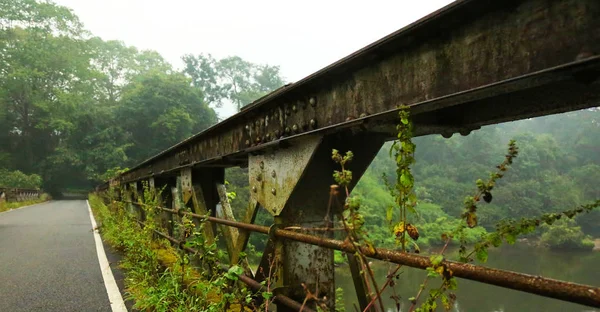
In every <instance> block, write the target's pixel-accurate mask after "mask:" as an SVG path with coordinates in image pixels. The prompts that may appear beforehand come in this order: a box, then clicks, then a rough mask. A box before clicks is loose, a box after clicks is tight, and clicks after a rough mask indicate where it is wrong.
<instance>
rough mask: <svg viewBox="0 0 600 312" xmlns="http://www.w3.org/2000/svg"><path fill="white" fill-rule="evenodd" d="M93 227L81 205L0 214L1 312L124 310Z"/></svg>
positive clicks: (67, 203) (57, 204)
mask: <svg viewBox="0 0 600 312" xmlns="http://www.w3.org/2000/svg"><path fill="white" fill-rule="evenodd" d="M92 228H93V227H92V221H91V219H90V212H89V208H88V204H87V202H86V201H85V200H71V201H52V202H47V203H42V204H38V205H33V206H30V207H25V208H21V209H17V210H13V211H9V212H5V213H0V311H6V312H15V311H126V310H125V309H124V308H122V306H121V305H122V299H121V296H120V293H118V289H116V292H117V294H115V293H114V291H115V290H114V287H112V286H110V284H111V283H110V278H107V275H110V276H109V277H112V274H111V273H108V272H110V271H111V270H110V268H109V267H108V265H109V264H108V262H107V261H106V256H105V255H104V251H103V249H102V248H97V239H96V237H95V236H97V234H96V233H94V231H92ZM100 244H101V243H100ZM100 246H101V245H100ZM102 257H104V261H102V260H101V258H102ZM99 259H100V260H99ZM99 261H100V262H99ZM103 262H104V263H103ZM102 266H104V267H105V268H106V269H101V267H102ZM107 271H108V272H107ZM107 279H108V282H107ZM112 283H113V284H114V279H113V280H112ZM107 289H108V290H107ZM111 291H112V293H111ZM109 296H110V297H111V299H113V300H109ZM115 298H116V299H115ZM117 299H120V300H121V302H119V301H118V300H117ZM111 301H112V304H111Z"/></svg>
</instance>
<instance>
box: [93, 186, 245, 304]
mask: <svg viewBox="0 0 600 312" xmlns="http://www.w3.org/2000/svg"><path fill="white" fill-rule="evenodd" d="M89 201H90V206H91V207H92V211H93V212H94V215H95V216H96V218H97V220H98V222H99V226H98V227H99V230H100V233H101V234H102V238H103V239H104V240H105V241H106V242H108V243H109V244H110V245H111V246H113V247H114V248H115V249H117V250H119V251H121V252H123V254H124V258H123V260H122V262H121V263H120V267H121V268H122V269H124V271H125V287H126V294H125V298H126V299H128V300H132V301H133V302H134V309H137V310H143V311H215V312H216V311H244V310H248V309H247V308H242V306H241V305H240V304H239V303H238V302H237V301H240V300H243V301H249V300H248V298H250V297H249V295H245V296H246V298H240V296H239V294H241V292H240V290H239V289H238V290H234V289H233V286H234V284H235V283H236V281H237V276H239V274H241V273H242V272H241V271H240V272H235V273H232V272H231V270H230V272H225V273H223V274H219V275H217V276H213V277H210V278H206V276H205V274H201V273H200V272H198V271H197V270H195V269H194V267H193V266H192V265H191V264H190V258H189V257H188V256H187V255H186V254H184V253H182V252H181V251H180V250H177V249H175V248H173V247H172V246H171V245H170V244H169V242H168V241H166V240H162V239H156V238H155V237H154V233H153V230H154V229H158V230H161V229H159V228H157V223H156V222H154V221H153V218H154V217H155V216H154V213H153V211H152V210H151V209H148V210H146V211H145V212H146V218H147V219H146V221H145V223H146V226H145V227H142V226H140V225H139V224H138V223H137V222H136V220H135V219H134V217H133V216H132V215H131V214H130V213H129V212H127V209H126V207H124V205H123V204H122V203H118V202H112V203H110V204H109V205H106V204H105V203H104V201H103V200H102V198H101V197H99V196H97V195H90V196H89ZM162 231H163V232H166V231H165V230H162ZM236 274H237V275H236ZM236 286H237V285H236ZM237 288H240V287H237ZM234 293H237V294H236V295H238V296H233V294H234ZM248 294H249V293H248Z"/></svg>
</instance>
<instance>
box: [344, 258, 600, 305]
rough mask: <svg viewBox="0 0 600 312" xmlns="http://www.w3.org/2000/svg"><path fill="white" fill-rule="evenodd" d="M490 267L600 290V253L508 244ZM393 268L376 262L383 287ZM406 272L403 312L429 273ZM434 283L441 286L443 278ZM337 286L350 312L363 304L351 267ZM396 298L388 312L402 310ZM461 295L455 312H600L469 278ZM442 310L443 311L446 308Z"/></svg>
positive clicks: (461, 283) (401, 288)
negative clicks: (597, 287)
mask: <svg viewBox="0 0 600 312" xmlns="http://www.w3.org/2000/svg"><path fill="white" fill-rule="evenodd" d="M485 265H486V266H489V267H494V268H498V269H505V270H511V271H517V272H522V273H528V274H533V275H541V276H544V277H549V278H554V279H560V280H566V281H571V282H576V283H582V284H587V285H592V286H600V252H564V251H563V252H558V251H551V250H545V249H536V248H530V247H523V246H508V247H503V248H501V249H496V250H490V252H489V259H488V262H487V263H486V264H485ZM390 266H391V265H390V264H387V263H382V262H375V263H373V269H374V271H375V274H376V276H377V280H378V283H379V284H380V286H381V285H383V283H384V281H385V276H386V275H387V272H388V269H389V268H390ZM393 267H395V265H393ZM401 272H402V273H401V274H400V278H399V279H398V280H397V285H396V287H395V290H396V294H397V295H399V296H400V297H401V298H402V299H401V310H400V311H408V308H409V306H410V304H409V302H408V300H407V299H408V298H410V297H414V296H415V295H416V294H417V292H418V288H419V285H420V284H421V283H422V282H423V280H424V278H425V275H426V274H425V272H424V271H422V270H417V269H412V268H403V269H401ZM430 284H433V286H436V285H437V286H439V279H437V280H436V281H435V282H434V283H430ZM336 285H337V287H342V288H343V290H344V303H345V308H346V311H348V312H351V311H355V308H354V305H356V306H358V304H357V300H356V294H355V293H354V286H353V283H352V277H351V274H350V271H349V269H348V267H347V266H341V267H338V268H337V269H336ZM391 295H393V292H391V291H386V292H385V293H384V295H383V298H385V300H384V303H385V304H386V309H388V311H396V307H395V303H394V301H393V300H391V299H390V296H391ZM426 295H427V293H426V292H424V293H423V295H422V296H421V298H423V299H424V298H426ZM456 296H457V300H456V304H455V306H454V309H453V311H455V312H459V311H460V312H471V311H478V312H513V311H545V312H559V311H560V312H564V311H573V312H583V311H585V312H591V311H598V312H600V309H594V308H591V307H586V306H582V305H578V304H573V303H568V302H564V301H560V300H556V299H549V298H545V297H541V296H537V295H532V294H527V293H522V292H518V291H514V290H510V289H506V288H501V287H497V286H491V285H486V284H483V283H479V282H473V281H468V280H463V279H459V280H458V290H457V291H456ZM420 301H422V300H420ZM438 310H440V311H441V310H442V309H438Z"/></svg>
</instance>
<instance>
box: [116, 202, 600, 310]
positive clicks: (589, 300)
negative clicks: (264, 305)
mask: <svg viewBox="0 0 600 312" xmlns="http://www.w3.org/2000/svg"><path fill="white" fill-rule="evenodd" d="M126 203H130V204H135V205H142V204H141V203H136V202H128V201H126ZM155 208H158V209H160V210H162V211H165V212H169V213H171V214H177V215H181V216H183V215H187V216H190V217H192V218H195V219H198V220H201V221H209V222H213V223H217V224H222V225H226V226H231V227H236V228H239V229H244V230H247V231H251V232H257V233H262V234H269V232H271V235H274V236H275V237H277V238H282V239H287V240H291V241H297V242H302V243H306V244H310V245H316V246H320V247H324V248H329V249H333V250H339V251H344V252H348V253H354V252H356V250H355V249H354V247H353V246H352V245H351V244H344V242H343V241H340V240H335V239H330V238H324V237H319V236H315V235H309V234H305V233H298V232H295V231H291V230H286V229H273V230H271V228H269V227H266V226H261V225H256V224H249V223H243V222H238V221H233V220H227V219H222V218H217V217H211V216H203V215H200V214H196V213H192V212H188V211H185V210H182V209H179V210H177V209H170V208H165V207H160V206H157V207H155ZM163 237H164V236H163ZM171 241H172V240H171ZM172 242H173V241H172ZM185 248H187V247H185ZM188 251H189V250H188ZM361 251H362V253H363V254H365V255H366V256H368V257H370V258H373V259H378V260H383V261H387V262H392V263H397V264H401V265H405V266H409V267H413V268H418V269H426V268H427V267H430V266H431V262H430V260H429V257H427V256H421V255H417V254H410V253H406V252H401V251H396V250H390V249H385V248H374V249H373V250H370V249H368V248H362V250H361ZM443 265H444V266H445V267H446V268H448V269H449V270H451V271H452V272H453V275H454V276H456V277H460V278H464V279H469V280H473V281H478V282H482V283H486V284H491V285H496V286H500V287H504V288H508V289H513V290H518V291H523V292H527V293H532V294H536V295H540V296H544V297H549V298H554V299H560V300H564V301H568V302H573V303H579V304H582V305H587V306H591V307H597V308H598V307H600V287H593V286H589V285H583V284H577V283H571V282H565V281H560V280H556V279H551V278H545V277H542V276H534V275H530V274H524V273H518V272H513V271H508V270H499V269H494V268H489V267H485V266H479V265H473V264H468V263H461V262H456V261H450V260H444V261H443ZM288 299H289V298H288ZM290 300H291V299H290Z"/></svg>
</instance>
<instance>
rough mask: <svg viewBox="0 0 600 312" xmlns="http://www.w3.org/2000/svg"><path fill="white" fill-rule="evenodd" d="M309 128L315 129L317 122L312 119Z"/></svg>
mask: <svg viewBox="0 0 600 312" xmlns="http://www.w3.org/2000/svg"><path fill="white" fill-rule="evenodd" d="M310 127H311V128H313V129H316V128H317V120H315V119H314V118H313V119H311V120H310Z"/></svg>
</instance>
